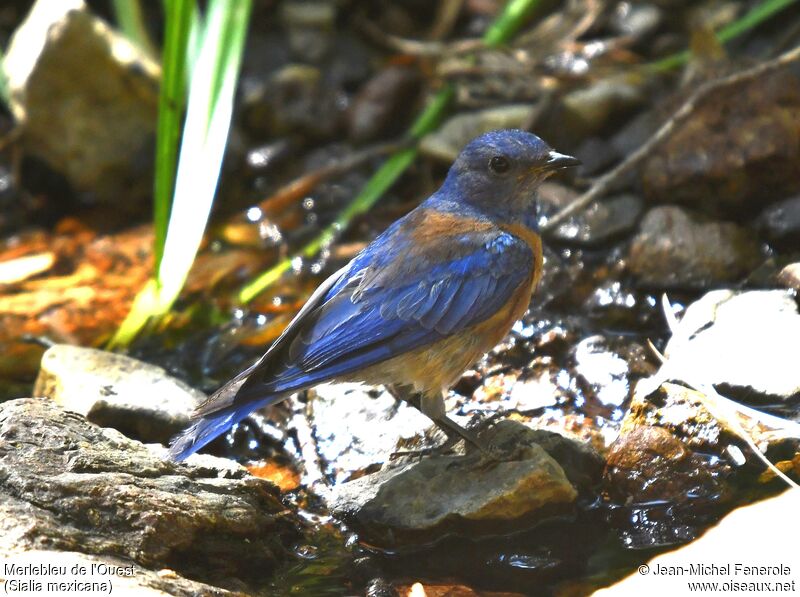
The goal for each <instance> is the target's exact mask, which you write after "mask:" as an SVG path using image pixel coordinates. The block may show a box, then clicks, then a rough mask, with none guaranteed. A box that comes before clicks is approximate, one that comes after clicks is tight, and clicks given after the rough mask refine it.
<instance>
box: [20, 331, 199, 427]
mask: <svg viewBox="0 0 800 597" xmlns="http://www.w3.org/2000/svg"><path fill="white" fill-rule="evenodd" d="M33 393H34V395H36V396H47V397H48V398H52V399H53V400H55V402H56V403H57V404H59V405H60V406H62V407H64V408H65V409H66V410H70V411H73V412H77V413H79V414H81V415H83V416H85V417H86V418H87V419H88V420H89V421H91V422H92V423H95V424H96V425H100V426H101V427H113V428H114V429H116V430H118V431H121V432H122V433H124V434H125V435H127V436H128V437H131V438H133V439H138V440H140V441H144V442H161V443H167V442H168V441H169V439H170V438H171V437H172V436H174V435H175V434H176V433H178V432H179V431H181V430H182V429H184V428H185V427H186V426H187V425H188V424H189V421H190V418H189V415H190V414H191V412H192V411H193V410H194V408H195V406H197V405H198V404H199V403H200V402H202V401H203V400H205V394H203V393H202V392H200V391H198V390H195V389H193V388H191V387H189V386H188V385H186V384H185V383H183V382H182V381H180V380H177V379H175V378H174V377H171V376H170V375H168V374H167V372H166V371H164V370H163V369H162V368H161V367H157V366H156V365H150V364H149V363H143V362H142V361H139V360H137V359H133V358H131V357H127V356H124V355H120V354H114V353H111V352H105V351H103V350H96V349H94V348H82V347H80V346H70V345H67V344H57V345H55V346H53V347H51V348H49V349H48V350H47V351H46V352H45V353H44V355H43V356H42V366H41V369H40V370H39V376H38V377H37V379H36V384H35V385H34V389H33Z"/></svg>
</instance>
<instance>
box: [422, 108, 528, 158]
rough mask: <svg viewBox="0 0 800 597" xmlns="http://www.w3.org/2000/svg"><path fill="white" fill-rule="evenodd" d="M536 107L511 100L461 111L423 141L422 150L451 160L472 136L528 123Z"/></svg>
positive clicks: (434, 156)
mask: <svg viewBox="0 0 800 597" xmlns="http://www.w3.org/2000/svg"><path fill="white" fill-rule="evenodd" d="M533 113H534V108H532V107H531V106H529V105H526V104H511V105H508V106H500V107H498V108H489V109H487V110H478V111H475V112H468V113H465V114H457V115H456V116H453V117H452V118H450V119H449V120H448V121H447V122H445V123H444V124H443V125H442V126H440V127H439V128H438V129H436V130H435V131H434V132H432V133H429V134H428V135H425V136H424V137H423V138H422V141H420V145H419V148H420V151H422V153H424V154H425V155H427V156H430V157H432V158H435V159H437V160H441V161H442V162H447V163H448V164H449V163H451V162H452V161H453V160H455V159H456V157H457V156H458V154H459V152H460V151H461V150H462V149H464V146H465V145H466V144H467V143H469V142H470V141H471V140H472V139H474V138H475V137H477V136H478V135H481V134H483V133H486V132H489V131H491V130H494V129H514V128H521V127H523V126H525V123H527V122H528V120H529V119H530V118H531V116H532V115H533Z"/></svg>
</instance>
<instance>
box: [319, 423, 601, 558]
mask: <svg viewBox="0 0 800 597" xmlns="http://www.w3.org/2000/svg"><path fill="white" fill-rule="evenodd" d="M556 435H557V434H551V433H548V432H538V433H537V432H534V431H532V430H531V429H529V428H527V427H525V426H524V425H522V424H520V423H516V422H513V421H502V422H500V423H498V424H497V425H496V426H494V427H492V428H490V429H488V430H486V431H484V432H483V433H482V434H481V437H482V438H483V439H484V440H485V441H487V442H488V443H489V444H490V445H492V446H493V448H495V449H497V450H498V451H499V453H501V454H504V456H502V457H501V460H500V461H499V462H497V463H494V464H492V465H487V464H486V463H485V462H483V463H482V462H481V461H480V458H479V457H476V455H468V456H430V457H426V458H423V459H422V460H421V461H419V462H417V463H415V464H406V465H400V466H397V467H394V468H384V469H383V470H381V471H379V472H377V473H374V474H371V475H368V476H365V477H362V478H360V479H357V480H355V481H351V482H348V483H344V484H342V485H340V486H338V487H337V488H336V490H335V495H334V510H335V511H336V512H338V513H339V515H340V516H342V517H344V519H345V520H346V521H348V522H349V523H350V524H351V525H353V528H355V529H356V530H358V532H359V533H360V535H361V537H362V538H363V539H364V540H366V541H368V542H370V543H372V544H374V545H380V546H384V547H392V546H397V545H401V544H408V543H419V542H427V541H430V540H432V539H435V538H436V537H441V536H443V535H444V534H447V533H450V532H456V533H464V532H468V533H469V535H470V536H472V537H474V536H480V535H485V534H496V533H502V532H504V531H505V532H509V531H511V530H512V529H513V530H519V529H520V528H521V527H522V526H523V525H533V524H535V523H538V522H541V521H543V520H545V519H548V518H551V517H553V516H554V515H563V514H569V513H572V512H573V506H574V504H575V500H576V498H577V496H578V492H579V490H578V489H577V488H576V487H575V486H574V485H573V483H571V482H570V480H569V478H568V476H567V474H566V473H565V469H564V468H562V466H561V465H560V464H559V462H557V461H556V459H555V457H559V458H561V459H562V460H563V461H564V462H565V463H566V462H567V461H569V462H570V464H569V465H566V464H565V466H567V468H569V470H570V471H571V472H570V474H571V476H572V478H574V479H575V482H576V483H578V484H580V489H581V490H582V491H586V490H588V488H589V487H588V486H589V483H590V482H591V480H592V479H596V478H597V473H598V472H599V464H600V460H599V458H598V457H597V455H596V454H594V453H593V452H592V451H591V449H588V448H585V449H584V448H582V447H576V446H575V445H574V442H572V441H571V440H568V439H566V438H562V437H560V436H558V437H554V436H556ZM539 442H541V443H539Z"/></svg>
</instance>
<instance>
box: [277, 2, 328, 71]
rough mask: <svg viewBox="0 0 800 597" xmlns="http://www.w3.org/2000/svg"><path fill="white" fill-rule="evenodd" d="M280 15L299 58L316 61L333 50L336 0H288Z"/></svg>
mask: <svg viewBox="0 0 800 597" xmlns="http://www.w3.org/2000/svg"><path fill="white" fill-rule="evenodd" d="M280 17H281V24H282V25H283V26H284V27H285V29H286V30H287V32H288V35H289V47H290V48H291V51H292V55H293V56H294V57H295V58H296V59H298V60H302V61H304V62H310V63H312V64H314V63H317V62H320V61H322V60H323V59H324V58H325V57H326V55H327V54H328V53H329V52H330V49H331V45H332V44H333V33H334V28H335V25H336V3H335V2H331V1H330V0H311V1H310V2H309V1H305V0H303V1H300V2H298V1H297V0H288V1H287V2H284V3H283V4H282V5H281V10H280Z"/></svg>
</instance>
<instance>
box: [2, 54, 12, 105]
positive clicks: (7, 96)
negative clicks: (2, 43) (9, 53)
mask: <svg viewBox="0 0 800 597" xmlns="http://www.w3.org/2000/svg"><path fill="white" fill-rule="evenodd" d="M5 63H6V60H5V54H4V53H3V49H2V48H0V101H2V102H3V103H4V104H5V105H6V106H10V105H11V90H10V89H9V88H8V76H7V75H6V67H5Z"/></svg>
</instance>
